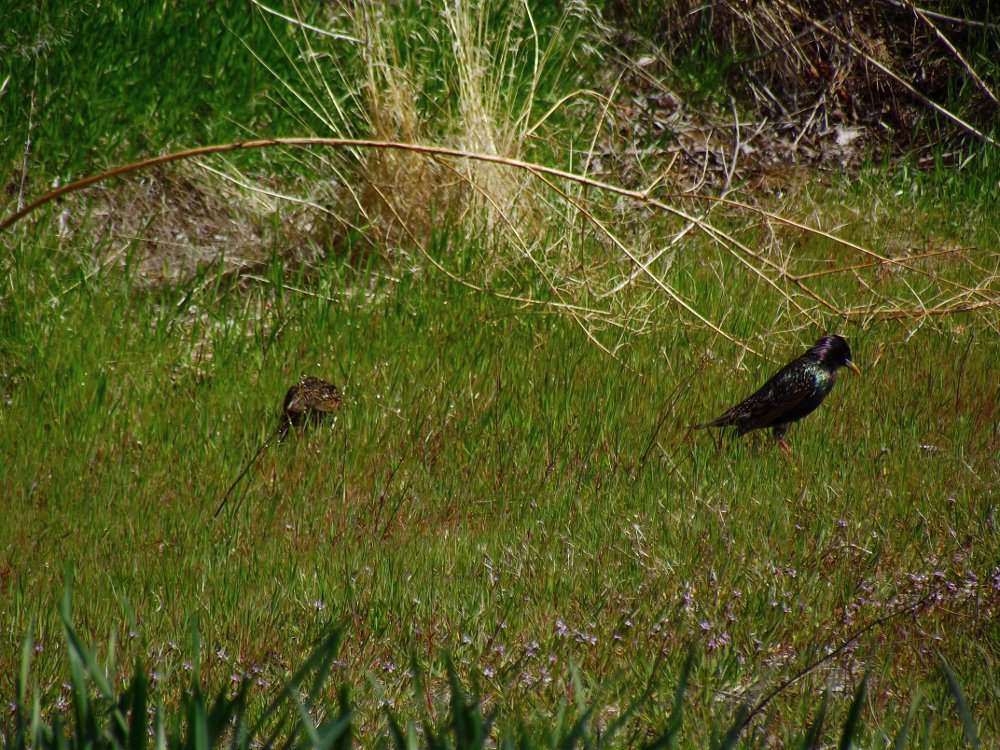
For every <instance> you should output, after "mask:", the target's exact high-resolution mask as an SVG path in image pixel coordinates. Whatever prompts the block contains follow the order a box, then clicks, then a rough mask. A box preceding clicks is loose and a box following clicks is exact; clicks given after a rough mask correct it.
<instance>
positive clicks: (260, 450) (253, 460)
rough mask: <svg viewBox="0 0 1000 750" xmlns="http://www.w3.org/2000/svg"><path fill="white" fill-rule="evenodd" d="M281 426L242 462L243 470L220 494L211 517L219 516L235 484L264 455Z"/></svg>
mask: <svg viewBox="0 0 1000 750" xmlns="http://www.w3.org/2000/svg"><path fill="white" fill-rule="evenodd" d="M281 427H282V425H281V424H279V425H278V426H277V427H275V428H274V430H272V431H271V434H270V435H269V436H268V438H267V439H266V440H265V441H264V442H263V443H261V444H260V447H259V448H258V449H257V452H256V453H254V454H253V458H251V459H250V460H249V461H247V462H246V464H244V466H243V470H242V471H241V472H240V473H239V476H237V477H236V479H235V480H234V481H233V483H232V484H231V485H229V489H228V490H226V494H225V495H223V496H222V500H221V501H220V502H219V505H218V507H217V508H216V509H215V513H213V514H212V518H218V517H219V513H221V512H222V509H223V508H224V507H225V505H226V501H228V500H229V496H230V495H231V494H233V490H234V489H236V485H238V484H239V483H240V480H241V479H243V477H245V476H246V475H247V472H248V471H250V469H252V468H253V467H254V466H256V465H257V464H258V463H259V462H260V459H261V458H262V457H263V455H264V451H266V450H267V448H268V446H269V445H271V442H272V441H273V440H274V438H275V436H276V435H278V433H279V432H280V431H281Z"/></svg>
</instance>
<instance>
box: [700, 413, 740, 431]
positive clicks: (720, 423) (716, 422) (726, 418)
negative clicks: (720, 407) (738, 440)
mask: <svg viewBox="0 0 1000 750" xmlns="http://www.w3.org/2000/svg"><path fill="white" fill-rule="evenodd" d="M732 423H733V421H732V419H731V418H730V415H729V412H726V413H725V414H723V415H722V416H719V417H716V418H715V419H710V420H708V421H707V422H702V423H701V424H696V425H691V429H692V430H704V429H705V428H706V427H728V426H729V425H731V424H732Z"/></svg>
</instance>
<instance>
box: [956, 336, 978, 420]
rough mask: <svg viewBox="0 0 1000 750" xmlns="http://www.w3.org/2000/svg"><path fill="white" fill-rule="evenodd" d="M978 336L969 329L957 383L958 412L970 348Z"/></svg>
mask: <svg viewBox="0 0 1000 750" xmlns="http://www.w3.org/2000/svg"><path fill="white" fill-rule="evenodd" d="M975 338H976V332H975V331H972V330H970V331H969V343H968V344H966V346H965V353H964V354H962V362H961V364H959V366H958V380H957V381H956V383H955V412H956V413H957V412H958V407H959V404H961V403H962V378H963V377H965V360H967V359H968V358H969V350H970V349H971V348H972V342H973V341H974V340H975Z"/></svg>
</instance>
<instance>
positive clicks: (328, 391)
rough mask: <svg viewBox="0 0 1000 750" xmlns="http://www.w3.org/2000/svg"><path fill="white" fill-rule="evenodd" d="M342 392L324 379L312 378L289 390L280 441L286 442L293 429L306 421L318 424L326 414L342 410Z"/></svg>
mask: <svg viewBox="0 0 1000 750" xmlns="http://www.w3.org/2000/svg"><path fill="white" fill-rule="evenodd" d="M340 404H341V401H340V391H339V390H338V389H337V386H335V385H332V384H331V383H327V382H326V381H325V380H323V379H322V378H317V377H313V376H310V377H308V378H302V380H300V381H299V382H298V383H296V384H295V385H293V386H292V387H291V388H289V389H288V392H287V393H286V394H285V401H284V405H283V406H282V407H281V424H280V425H279V430H278V440H279V441H281V440H284V439H285V436H286V435H287V434H288V430H289V428H291V427H298V426H299V425H302V424H305V423H306V421H311V422H318V421H319V420H320V419H321V418H322V417H323V415H324V414H329V413H330V412H333V411H336V410H337V409H339V408H340Z"/></svg>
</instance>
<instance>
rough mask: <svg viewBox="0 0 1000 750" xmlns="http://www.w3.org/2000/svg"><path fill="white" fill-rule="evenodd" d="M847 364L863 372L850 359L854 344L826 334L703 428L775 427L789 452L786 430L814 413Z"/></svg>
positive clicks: (744, 430) (743, 430) (741, 431)
mask: <svg viewBox="0 0 1000 750" xmlns="http://www.w3.org/2000/svg"><path fill="white" fill-rule="evenodd" d="M841 367H847V368H849V369H850V370H852V371H853V372H854V374H855V375H860V374H861V371H860V370H859V369H858V367H857V365H855V364H854V362H852V361H851V347H850V346H848V344H847V340H846V339H845V338H844V337H843V336H832V335H827V336H823V337H822V338H820V340H819V341H817V342H816V343H815V344H813V345H812V346H811V347H809V351H807V352H806V353H805V354H803V355H802V356H801V357H799V358H798V359H796V360H793V361H792V362H790V363H788V364H787V365H785V366H784V367H783V368H782V369H781V370H779V371H778V372H777V373H775V375H774V376H773V377H772V378H771V379H770V380H768V381H767V382H766V383H764V385H763V386H761V388H760V390H758V391H757V392H756V393H754V394H753V395H752V396H750V397H749V398H747V399H746V400H745V401H742V402H740V403H739V404H737V405H736V406H734V407H733V408H732V409H730V410H729V411H727V412H726V413H725V414H721V415H719V416H718V417H716V418H715V419H713V420H711V421H710V422H705V423H704V424H699V425H695V429H701V428H703V427H729V426H735V427H736V434H737V435H745V434H746V433H748V432H750V431H751V430H763V429H767V428H768V427H770V428H773V430H774V437H775V439H776V440H777V441H778V443H779V444H780V445H781V447H782V448H784V449H785V450H786V451H787V450H788V445H787V444H786V443H785V440H784V438H785V433H786V432H788V428H789V426H790V425H791V424H792V422H795V421H798V420H800V419H802V417H804V416H806V415H807V414H810V413H812V412H813V411H814V410H815V409H816V407H817V406H819V405H820V404H821V403H822V402H823V399H825V398H826V397H827V395H829V393H830V391H831V390H833V384H834V383H836V382H837V371H838V370H839V369H840V368H841Z"/></svg>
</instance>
